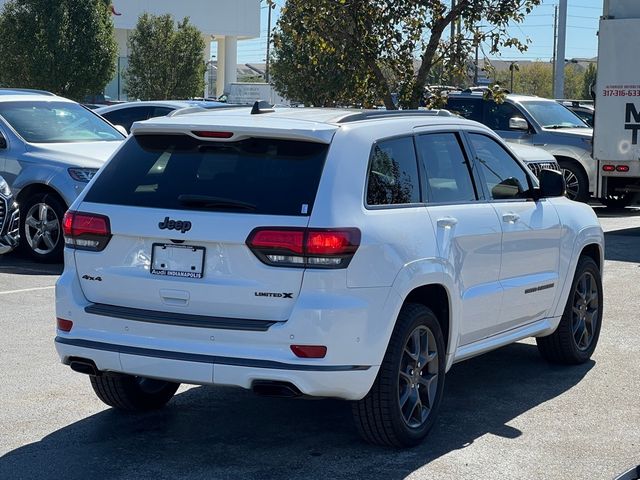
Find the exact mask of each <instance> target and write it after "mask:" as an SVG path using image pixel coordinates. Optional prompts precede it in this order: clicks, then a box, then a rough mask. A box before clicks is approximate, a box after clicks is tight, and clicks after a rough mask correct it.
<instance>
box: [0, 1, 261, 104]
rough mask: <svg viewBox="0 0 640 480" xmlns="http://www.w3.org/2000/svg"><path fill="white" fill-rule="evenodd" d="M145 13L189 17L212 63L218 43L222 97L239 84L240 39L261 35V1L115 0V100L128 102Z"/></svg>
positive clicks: (110, 91) (0, 4)
mask: <svg viewBox="0 0 640 480" xmlns="http://www.w3.org/2000/svg"><path fill="white" fill-rule="evenodd" d="M5 3H7V0H0V9H2V7H4V4H5ZM144 12H148V13H151V14H154V15H162V14H166V13H170V14H171V15H173V17H174V18H175V19H176V20H182V19H183V18H184V17H189V20H190V22H191V23H192V24H193V25H195V26H196V27H197V28H198V29H199V30H200V31H201V32H202V34H203V36H204V40H205V44H206V48H205V52H204V58H205V60H206V61H209V60H211V41H215V42H217V58H216V61H217V62H216V67H217V68H218V71H217V72H216V73H217V77H216V78H217V82H216V90H217V92H218V94H222V92H225V91H228V90H229V88H228V86H229V84H230V83H232V82H235V81H236V64H237V58H238V40H244V39H249V38H256V37H259V36H260V0H113V1H112V5H111V13H112V16H113V23H114V26H115V28H116V39H117V41H118V66H117V74H116V76H115V78H114V79H113V80H112V81H111V82H110V83H109V85H107V88H106V89H105V94H106V95H109V96H111V97H113V98H120V99H126V94H125V93H124V82H123V80H122V73H123V71H124V69H125V68H126V66H127V63H128V57H129V47H128V44H127V43H128V42H127V40H128V38H129V35H130V33H131V30H132V29H134V28H135V26H136V23H137V21H138V17H139V16H140V15H142V14H143V13H144ZM204 93H205V94H206V95H216V92H204Z"/></svg>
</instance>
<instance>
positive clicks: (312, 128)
mask: <svg viewBox="0 0 640 480" xmlns="http://www.w3.org/2000/svg"><path fill="white" fill-rule="evenodd" d="M563 191H564V180H563V178H562V174H560V173H559V172H555V171H552V170H545V171H543V172H541V173H540V184H538V180H537V179H536V177H535V176H534V175H533V174H532V173H531V172H530V171H529V170H528V169H527V168H525V166H524V164H523V163H521V161H519V160H518V159H517V158H516V157H515V156H514V155H513V153H512V152H511V151H510V150H509V149H508V148H507V147H506V146H505V144H504V143H503V142H502V140H500V138H499V137H498V136H497V135H496V134H494V133H493V132H492V131H491V130H489V129H488V128H487V127H485V126H483V125H480V124H478V123H475V122H471V121H468V120H464V119H461V118H456V117H454V116H450V115H448V114H447V113H446V112H380V111H376V112H367V111H355V112H354V111H348V110H324V109H283V110H276V111H267V112H265V111H262V110H260V109H259V108H257V107H254V109H253V113H252V114H250V113H249V112H248V110H236V111H226V112H218V113H211V112H204V113H198V114H193V115H187V116H179V117H173V118H167V117H164V118H158V119H153V120H150V121H146V122H141V123H136V124H134V126H133V129H132V135H131V136H130V137H129V139H128V140H127V141H126V142H125V144H124V145H123V147H122V148H121V149H120V150H119V151H118V152H117V153H116V154H115V155H114V157H113V158H112V159H111V160H110V161H109V162H108V163H107V164H106V165H105V167H104V168H103V169H102V170H101V171H100V172H99V173H98V174H97V175H96V177H95V178H94V179H93V180H92V182H91V183H90V184H89V186H88V187H87V188H86V189H85V190H84V191H83V192H82V193H81V194H80V196H79V197H78V199H77V200H76V201H75V202H74V203H73V205H72V207H71V210H70V211H69V212H68V213H67V214H66V216H65V219H64V234H65V242H66V248H65V270H64V273H63V274H62V276H61V277H60V279H59V280H58V283H57V288H56V311H57V337H56V340H55V343H56V348H57V350H58V353H59V355H60V357H61V359H62V362H63V363H65V364H68V365H70V366H71V368H72V369H73V370H75V371H79V372H83V373H88V374H89V375H90V378H91V383H92V385H93V388H94V390H95V392H96V394H97V395H98V397H100V399H101V400H103V401H104V402H106V403H107V404H109V405H112V406H114V407H117V408H121V409H127V410H145V409H152V408H159V407H161V406H163V405H164V404H165V403H167V402H168V401H169V400H170V399H171V397H172V396H173V395H174V393H175V391H176V389H177V388H178V384H179V383H181V382H185V383H191V384H200V385H207V384H215V385H233V386H239V387H243V388H247V389H249V388H251V389H253V390H254V391H256V392H257V393H262V394H268V395H281V396H294V395H305V396H313V397H337V398H342V399H347V400H352V401H354V403H353V405H354V406H353V413H354V415H355V419H356V424H357V426H358V428H359V430H360V432H361V433H362V435H363V436H364V438H365V439H366V440H368V441H370V442H374V443H378V444H386V445H396V446H407V445H413V444H416V443H417V442H419V441H420V440H421V439H422V438H423V437H424V436H425V435H426V434H427V432H428V431H429V429H430V428H431V426H432V425H433V422H434V418H435V416H436V413H437V411H438V407H439V404H440V400H441V398H442V393H443V386H444V377H445V372H446V371H447V370H448V369H449V368H451V366H452V365H453V364H454V363H455V362H459V361H461V360H464V359H467V358H470V357H473V356H474V355H478V354H481V353H483V352H487V351H489V350H493V349H495V348H498V347H500V346H503V345H506V344H509V343H512V342H515V341H517V340H520V339H523V338H526V337H537V342H538V346H539V349H540V352H541V353H542V356H543V357H544V358H546V359H547V360H549V361H552V362H558V363H566V364H574V363H581V362H584V361H586V360H587V359H589V357H590V356H591V354H592V353H593V351H594V349H595V347H596V343H597V340H598V335H599V332H600V326H601V319H602V283H601V269H602V265H603V233H602V229H601V228H600V225H599V222H598V220H597V218H596V216H595V215H594V213H593V211H592V209H591V208H590V207H589V206H587V205H584V204H580V203H576V202H573V201H570V200H568V199H567V198H565V197H563V196H562V194H563Z"/></svg>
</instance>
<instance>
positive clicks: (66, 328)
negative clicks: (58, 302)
mask: <svg viewBox="0 0 640 480" xmlns="http://www.w3.org/2000/svg"><path fill="white" fill-rule="evenodd" d="M56 321H57V323H58V330H62V331H63V332H70V331H71V329H72V328H73V322H72V321H71V320H65V319H64V318H56Z"/></svg>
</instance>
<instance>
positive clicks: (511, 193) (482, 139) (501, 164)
mask: <svg viewBox="0 0 640 480" xmlns="http://www.w3.org/2000/svg"><path fill="white" fill-rule="evenodd" d="M469 138H470V139H471V144H472V146H473V149H474V150H475V155H476V164H477V165H478V166H479V168H480V170H481V171H482V174H483V177H484V181H485V182H486V187H487V191H488V192H489V195H490V196H491V198H492V199H493V200H507V199H512V198H526V196H527V192H528V190H529V189H530V188H531V186H530V184H529V177H528V176H527V174H526V173H525V171H524V170H523V169H522V167H520V165H519V164H518V162H516V160H515V159H514V158H513V157H512V156H511V155H509V154H508V153H507V151H506V150H505V149H504V148H503V147H502V145H500V144H499V143H498V142H496V141H495V140H494V139H492V138H490V137H487V136H485V135H480V134H477V133H471V134H469Z"/></svg>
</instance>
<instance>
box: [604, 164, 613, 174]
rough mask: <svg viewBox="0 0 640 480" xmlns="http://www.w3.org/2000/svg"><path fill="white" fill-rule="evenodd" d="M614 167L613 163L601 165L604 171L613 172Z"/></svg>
mask: <svg viewBox="0 0 640 480" xmlns="http://www.w3.org/2000/svg"><path fill="white" fill-rule="evenodd" d="M615 169H616V167H615V166H614V165H603V166H602V170H603V171H604V172H613V171H615Z"/></svg>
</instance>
